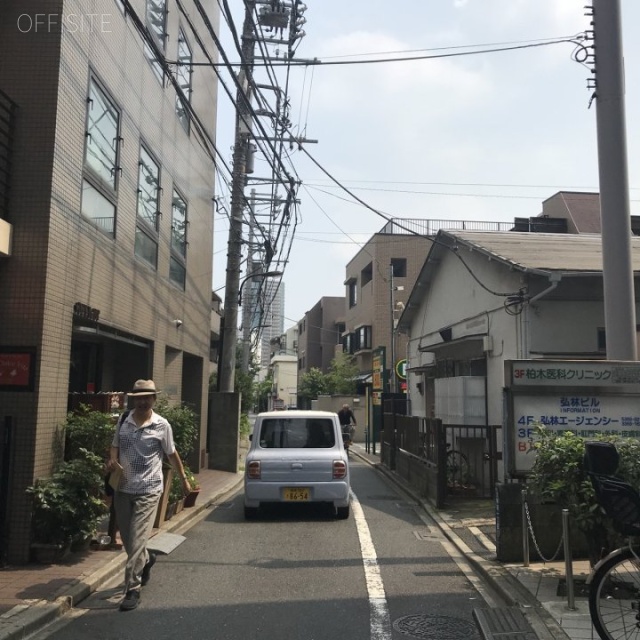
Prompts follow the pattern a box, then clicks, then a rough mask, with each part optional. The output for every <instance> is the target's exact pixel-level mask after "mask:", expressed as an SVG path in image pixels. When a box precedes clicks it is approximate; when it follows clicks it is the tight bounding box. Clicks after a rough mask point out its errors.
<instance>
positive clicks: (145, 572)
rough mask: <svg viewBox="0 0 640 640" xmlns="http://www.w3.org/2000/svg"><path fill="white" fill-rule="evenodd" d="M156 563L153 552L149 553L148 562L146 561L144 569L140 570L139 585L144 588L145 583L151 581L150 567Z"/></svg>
mask: <svg viewBox="0 0 640 640" xmlns="http://www.w3.org/2000/svg"><path fill="white" fill-rule="evenodd" d="M155 563H156V554H155V553H153V551H149V560H147V564H145V565H144V569H143V570H142V576H140V583H141V584H142V586H143V587H144V585H145V584H147V582H149V580H150V579H151V567H153V565H154V564H155Z"/></svg>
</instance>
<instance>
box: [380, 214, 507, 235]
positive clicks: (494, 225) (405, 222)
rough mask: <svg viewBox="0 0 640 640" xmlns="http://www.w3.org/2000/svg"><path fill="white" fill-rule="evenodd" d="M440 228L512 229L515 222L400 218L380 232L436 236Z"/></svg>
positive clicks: (392, 221) (474, 229) (391, 221)
mask: <svg viewBox="0 0 640 640" xmlns="http://www.w3.org/2000/svg"><path fill="white" fill-rule="evenodd" d="M440 229H456V230H458V231H510V230H511V229H513V222H486V221H483V220H425V219H423V218H398V219H395V218H394V219H393V220H390V221H389V222H387V224H385V225H384V227H382V229H380V231H379V233H385V234H389V235H409V234H418V235H421V236H435V235H436V233H438V231H439V230H440Z"/></svg>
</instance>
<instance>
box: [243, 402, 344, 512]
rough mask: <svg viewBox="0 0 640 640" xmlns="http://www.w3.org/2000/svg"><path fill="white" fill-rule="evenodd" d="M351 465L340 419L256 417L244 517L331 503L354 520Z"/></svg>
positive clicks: (314, 414) (324, 415)
mask: <svg viewBox="0 0 640 640" xmlns="http://www.w3.org/2000/svg"><path fill="white" fill-rule="evenodd" d="M349 490H350V485H349V462H348V459H347V454H346V452H345V449H344V445H343V444H342V432H341V430H340V423H339V421H338V415H337V414H335V413H330V412H328V411H271V412H267V413H260V414H258V416H257V417H256V421H255V424H254V427H253V434H252V436H251V445H250V447H249V451H248V453H247V459H246V463H245V473H244V516H245V518H246V519H247V520H250V519H253V518H255V517H256V516H257V514H258V509H259V508H260V505H261V504H264V503H289V502H292V503H293V502H314V503H316V502H325V503H330V504H332V505H333V506H334V508H335V512H336V516H337V517H338V518H340V519H345V518H348V517H349V500H350V496H349Z"/></svg>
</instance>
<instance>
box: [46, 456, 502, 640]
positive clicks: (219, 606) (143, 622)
mask: <svg viewBox="0 0 640 640" xmlns="http://www.w3.org/2000/svg"><path fill="white" fill-rule="evenodd" d="M351 471H352V491H353V493H354V499H353V502H352V514H351V517H350V518H349V519H348V520H344V521H339V520H336V519H334V517H333V515H332V514H331V513H328V512H327V511H324V510H322V509H318V508H314V509H309V508H306V507H307V506H308V505H294V508H291V509H286V510H285V509H281V508H273V509H270V510H267V511H266V512H265V513H263V514H262V516H261V517H260V519H258V520H257V521H255V522H245V521H244V518H243V513H242V491H240V492H238V493H236V494H235V495H234V496H232V497H231V498H230V499H229V500H227V501H226V502H224V503H221V504H219V505H217V506H216V507H215V508H214V509H212V510H207V511H206V512H205V513H207V515H206V516H205V518H204V519H203V520H201V521H200V522H199V523H198V524H196V525H195V526H194V527H193V528H191V529H190V530H189V531H187V532H186V533H185V535H186V540H185V541H184V542H183V543H182V544H181V545H180V546H178V547H177V548H176V549H175V550H174V551H172V552H171V553H170V554H169V555H166V556H161V557H159V559H158V562H157V563H156V565H155V567H154V569H153V571H152V575H151V581H150V583H149V584H148V585H147V586H146V587H145V588H144V590H143V595H142V601H141V604H140V606H139V607H138V609H136V610H135V611H133V612H127V613H122V612H119V611H118V610H117V605H118V602H119V598H120V592H121V584H119V581H120V580H121V579H122V576H118V581H116V582H114V583H112V584H108V585H106V587H103V588H102V589H101V590H99V591H98V592H97V593H96V594H94V595H93V596H91V597H90V598H88V599H87V600H85V601H84V602H82V603H80V605H79V607H78V608H77V609H75V610H73V611H71V612H70V613H69V614H68V615H67V616H65V618H63V619H61V620H59V621H57V622H55V623H53V625H51V626H50V627H49V628H47V629H45V630H43V631H41V632H40V633H39V634H37V639H38V640H44V639H45V638H49V639H51V640H85V639H86V640H89V639H92V640H93V639H101V640H102V639H104V640H116V639H118V640H125V639H128V638H136V639H139V640H147V639H149V640H151V639H154V640H164V639H167V640H168V639H171V640H175V639H176V638H224V639H225V640H236V639H237V640H241V639H242V640H246V639H247V638H257V637H261V638H266V639H268V640H271V639H275V638H278V639H279V640H301V639H305V640H325V639H327V640H328V639H330V638H331V639H333V638H336V637H345V638H349V639H350V640H365V639H366V640H370V639H374V640H387V639H390V638H406V637H409V638H412V637H413V638H434V639H435V638H439V639H444V638H454V639H455V638H466V639H473V638H476V637H478V636H477V632H476V630H475V624H474V623H473V621H472V610H473V608H474V607H485V606H487V604H486V602H485V600H484V599H483V596H482V595H481V592H482V593H484V590H485V588H484V587H483V586H482V584H481V583H479V582H478V581H477V580H476V579H475V578H474V577H473V576H470V575H469V574H465V570H464V566H462V565H460V566H459V564H458V562H456V561H455V560H454V559H453V558H452V556H451V555H449V553H450V549H449V545H448V544H447V543H446V539H445V538H444V537H443V536H442V534H441V533H440V531H439V530H438V529H437V527H436V526H435V524H434V523H430V522H429V520H428V518H427V516H426V515H424V514H423V513H419V512H418V511H417V510H416V508H415V507H414V506H413V504H412V503H411V502H410V501H408V499H407V498H406V497H405V496H403V495H402V494H400V493H398V491H397V489H395V488H394V487H393V486H392V485H390V484H389V483H388V481H387V480H386V479H385V478H384V477H383V476H381V475H380V474H379V473H378V472H376V471H375V469H373V468H371V467H370V466H368V465H366V464H364V463H362V462H360V461H359V460H358V459H357V458H354V457H352V459H351ZM461 567H462V568H461ZM487 597H488V598H489V602H491V597H492V596H490V595H487ZM491 603H492V602H491ZM492 604H493V603H492Z"/></svg>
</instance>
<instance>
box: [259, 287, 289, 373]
mask: <svg viewBox="0 0 640 640" xmlns="http://www.w3.org/2000/svg"><path fill="white" fill-rule="evenodd" d="M262 287H263V294H262V297H261V300H262V301H263V302H262V303H260V304H261V305H262V313H261V316H260V323H261V325H260V327H259V331H260V366H261V367H262V368H264V369H266V368H268V367H269V365H270V364H271V353H272V351H273V349H272V346H271V341H272V340H273V339H275V338H279V337H280V336H281V335H282V332H283V331H284V282H280V280H276V279H274V278H267V279H265V281H264V284H263V285H262Z"/></svg>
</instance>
